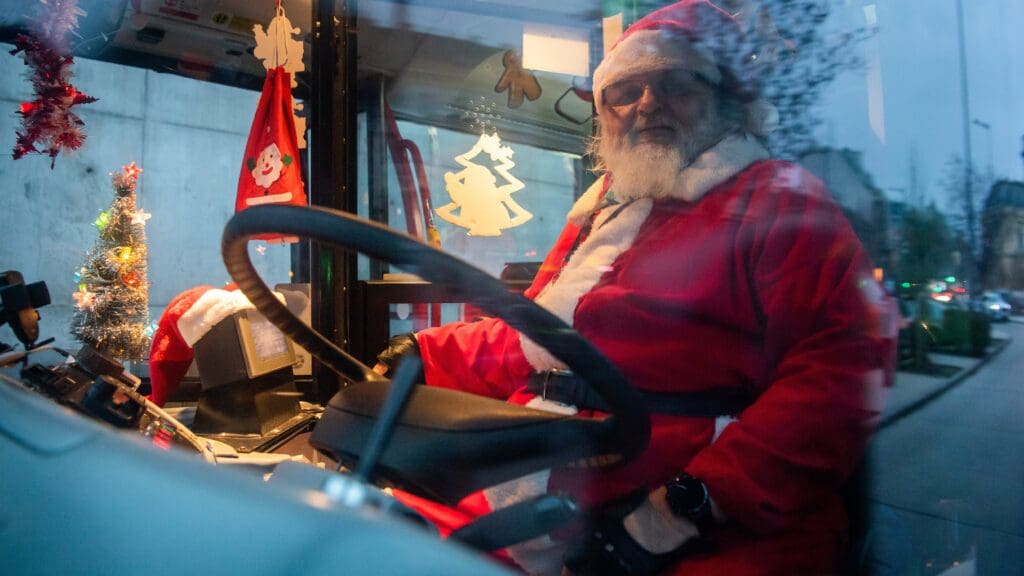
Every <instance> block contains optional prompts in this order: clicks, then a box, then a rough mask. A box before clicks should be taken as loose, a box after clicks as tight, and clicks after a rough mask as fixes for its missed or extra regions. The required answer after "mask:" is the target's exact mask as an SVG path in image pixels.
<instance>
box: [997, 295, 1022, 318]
mask: <svg viewBox="0 0 1024 576" xmlns="http://www.w3.org/2000/svg"><path fill="white" fill-rule="evenodd" d="M996 294H999V295H1000V296H1002V297H1003V300H1006V303H1007V304H1009V305H1010V314H1011V315H1014V316H1017V315H1024V291H1020V290H1018V291H1016V292H1014V291H1011V290H1000V291H998V292H996Z"/></svg>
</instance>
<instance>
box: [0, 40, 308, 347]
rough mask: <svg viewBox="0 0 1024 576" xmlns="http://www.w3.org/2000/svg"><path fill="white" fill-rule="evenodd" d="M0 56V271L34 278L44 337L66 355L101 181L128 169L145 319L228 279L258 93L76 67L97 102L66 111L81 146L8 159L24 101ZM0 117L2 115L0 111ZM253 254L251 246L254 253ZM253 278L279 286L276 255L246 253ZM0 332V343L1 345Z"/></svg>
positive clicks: (282, 256)
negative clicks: (142, 254)
mask: <svg viewBox="0 0 1024 576" xmlns="http://www.w3.org/2000/svg"><path fill="white" fill-rule="evenodd" d="M4 48H5V49H4V50H2V51H0V269H3V270H10V269H14V270H20V271H21V272H22V273H23V274H24V275H25V278H26V280H28V281H36V280H44V281H46V283H47V285H48V286H49V288H50V293H51V296H52V299H53V304H52V305H51V306H48V307H46V308H44V309H43V310H42V311H41V314H42V316H43V321H44V324H43V327H42V332H43V335H44V336H47V337H49V336H54V337H56V338H57V339H58V341H60V342H65V343H67V345H69V346H74V345H73V344H71V343H68V339H69V338H68V336H67V320H68V318H69V316H70V313H71V306H72V299H71V294H72V292H74V290H75V287H74V278H73V275H74V272H75V271H76V270H77V269H78V268H79V267H80V266H81V264H82V257H83V254H84V252H85V251H86V250H87V249H88V248H90V247H91V246H92V245H93V243H94V242H95V240H96V234H97V231H96V228H95V227H94V226H93V221H94V220H95V219H96V217H97V215H98V214H99V213H100V212H101V211H103V210H106V209H107V208H108V207H109V206H110V203H111V201H112V200H113V189H112V188H111V185H110V173H111V172H113V171H115V170H120V169H121V166H123V165H126V164H128V163H130V162H132V161H133V160H134V161H135V162H136V163H137V164H138V165H139V166H141V167H142V168H143V169H144V170H145V172H143V174H142V176H141V177H140V179H139V185H138V205H139V207H140V208H142V209H144V210H145V211H147V212H149V213H151V214H152V215H153V217H152V218H151V219H150V220H149V222H148V223H147V226H146V234H147V241H148V242H147V243H148V246H149V270H148V271H149V281H150V283H151V285H150V291H149V299H150V306H151V316H152V318H153V319H154V320H155V319H157V318H158V317H159V314H160V312H161V311H162V308H163V306H164V305H166V303H167V302H168V300H170V299H171V298H172V297H174V295H176V294H178V293H179V292H181V291H182V290H184V289H186V288H189V287H191V286H195V285H198V284H212V285H214V286H219V285H222V284H224V283H225V282H227V281H228V280H229V278H228V275H227V272H226V271H225V269H224V264H223V262H222V261H221V256H220V235H221V231H222V230H223V227H224V223H225V222H226V221H227V220H228V218H230V217H231V214H232V213H233V211H234V201H235V190H236V187H237V183H238V174H239V170H240V168H241V164H240V163H241V157H242V152H243V150H244V148H245V143H246V139H247V138H248V132H249V126H250V124H251V122H252V117H253V113H254V112H255V110H256V103H257V100H258V98H259V94H258V93H256V92H252V91H245V90H241V89H236V88H229V87H225V86H219V85H214V84H209V83H206V82H200V81H196V80H191V79H188V78H183V77H180V76H173V75H170V74H159V73H156V72H151V71H146V70H140V69H135V68H127V67H123V66H119V65H115V64H108V63H104V62H96V61H90V60H83V59H77V60H76V61H75V64H74V71H75V78H74V79H73V83H74V84H75V86H76V87H78V88H79V89H80V90H82V91H84V92H86V93H87V94H89V95H91V96H95V97H97V98H99V101H98V102H95V103H93V104H87V105H82V106H77V107H76V108H77V110H76V112H77V113H78V114H79V116H80V117H81V118H82V120H83V121H84V122H85V130H86V134H87V135H88V139H87V140H86V142H85V145H84V146H83V147H82V148H81V149H80V150H78V151H77V152H73V153H70V154H66V153H62V154H61V155H60V156H59V157H58V158H57V162H56V166H55V168H54V169H53V170H51V169H50V160H49V158H48V157H44V156H38V155H35V156H28V157H25V158H22V159H21V160H17V161H15V160H13V159H12V158H11V155H10V153H9V151H10V150H11V149H12V148H13V146H14V142H15V129H17V128H18V127H20V122H21V119H20V117H19V116H17V115H16V114H15V112H16V110H17V108H18V104H19V103H20V102H22V101H24V100H28V99H30V98H31V97H32V92H31V85H30V83H29V81H28V79H27V78H25V76H24V74H25V71H26V70H27V67H26V66H25V65H24V63H23V62H22V60H21V59H20V58H17V57H14V56H10V55H8V53H7V49H6V48H7V46H6V45H5V46H4ZM3 111H6V112H3ZM254 245H255V244H254ZM251 253H252V255H253V259H254V260H255V261H256V263H257V267H258V268H259V269H260V271H261V273H262V274H263V278H264V279H265V280H267V281H268V282H269V283H275V282H287V281H288V272H289V269H290V255H289V249H288V248H287V247H281V246H271V247H268V249H267V250H266V253H265V254H262V255H261V254H259V253H256V252H255V251H254V250H251ZM8 330H9V329H8V328H7V327H3V328H0V340H3V341H5V342H12V341H13V338H12V337H11V336H10V333H9V331H8Z"/></svg>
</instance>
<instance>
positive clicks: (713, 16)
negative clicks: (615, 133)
mask: <svg viewBox="0 0 1024 576" xmlns="http://www.w3.org/2000/svg"><path fill="white" fill-rule="evenodd" d="M757 64H758V62H757V54H756V53H755V51H754V49H753V44H752V43H751V42H750V41H749V39H748V36H747V35H746V34H744V32H743V28H742V26H740V24H739V22H737V21H736V19H735V18H733V17H732V16H731V15H729V13H727V12H725V11H724V10H722V9H721V8H719V7H717V6H715V5H714V4H712V3H711V2H709V1H708V0H681V1H680V2H676V3H675V4H672V5H669V6H666V7H665V8H662V9H660V10H656V11H654V12H651V13H650V14H648V15H647V16H644V17H643V18H641V19H640V20H637V21H636V22H635V23H634V24H633V25H632V26H630V27H629V28H627V29H626V31H625V32H624V33H623V34H622V36H621V37H620V38H619V39H618V41H616V42H615V44H613V45H612V47H611V49H609V50H608V51H607V52H606V53H605V56H604V60H602V61H601V64H600V65H599V66H598V67H597V70H595V71H594V104H595V105H596V107H597V112H598V115H600V114H602V112H603V109H604V102H603V94H602V93H603V91H604V89H605V88H606V87H608V86H609V85H611V84H614V83H615V82H618V81H619V80H623V79H626V78H629V77H631V76H635V75H639V74H645V73H649V72H657V71H661V70H688V71H690V72H693V73H694V74H697V75H699V76H700V77H701V78H703V79H704V80H705V81H707V82H708V83H710V84H712V85H714V86H718V87H721V88H722V89H724V90H726V91H727V92H729V93H730V94H732V95H733V96H735V97H736V98H738V99H739V100H740V101H742V102H746V103H747V104H748V106H749V107H751V114H749V115H748V116H749V117H750V118H752V119H754V122H753V124H754V125H752V126H748V129H750V131H751V132H753V133H755V134H759V135H763V134H766V133H767V132H769V131H770V129H771V127H772V124H774V116H773V114H772V109H771V108H770V107H769V106H768V105H767V103H765V102H764V101H762V100H759V99H758V97H759V94H760V85H759V82H758V70H757Z"/></svg>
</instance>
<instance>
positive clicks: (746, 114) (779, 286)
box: [376, 0, 892, 575]
mask: <svg viewBox="0 0 1024 576" xmlns="http://www.w3.org/2000/svg"><path fill="white" fill-rule="evenodd" d="M594 96H595V104H596V109H597V114H598V116H597V119H598V125H599V129H600V135H599V137H598V138H597V139H596V141H595V143H594V147H593V149H594V151H595V152H596V155H597V157H598V158H599V160H600V167H601V168H602V169H603V170H604V172H605V173H604V175H603V177H602V178H601V179H600V180H599V181H598V183H597V184H595V186H594V187H592V188H591V189H590V190H589V191H587V192H586V193H585V194H584V195H583V196H582V197H581V198H580V200H579V201H578V202H577V203H576V205H575V206H574V207H573V208H572V210H571V212H570V213H569V215H568V224H567V226H566V229H565V231H564V232H563V235H562V237H561V239H560V240H559V242H558V243H557V245H556V246H555V248H554V249H553V250H552V252H551V253H550V254H549V255H548V257H547V259H546V261H545V265H544V267H543V269H542V271H541V273H540V274H539V275H538V277H537V279H536V280H535V282H534V285H533V286H532V287H531V289H530V290H529V291H528V292H527V295H528V296H530V297H532V298H534V299H535V301H536V302H537V303H538V304H540V305H542V306H544V307H545V308H547V309H549V310H550V311H552V312H553V313H555V314H556V315H558V316H559V317H561V318H562V319H564V320H565V321H566V322H568V323H570V324H571V325H572V326H573V327H574V328H575V329H576V330H577V331H578V332H580V333H581V334H582V335H583V336H584V337H585V338H587V339H588V340H590V341H591V342H593V343H594V344H595V345H596V346H597V347H598V348H599V349H600V350H601V351H602V352H603V353H604V354H605V355H606V356H607V357H608V358H609V359H610V360H611V361H612V362H614V363H615V364H616V365H617V366H618V367H619V368H620V369H621V370H622V371H623V373H624V374H625V375H626V376H627V378H628V379H629V381H630V383H631V384H632V385H633V386H634V387H635V388H637V389H638V390H639V391H641V393H643V394H645V395H646V397H647V398H648V400H649V401H648V408H649V410H650V412H651V414H652V435H651V441H650V444H649V447H648V448H647V450H646V451H645V452H644V453H643V454H642V455H641V456H640V457H639V458H637V459H636V460H634V461H633V462H631V463H629V464H628V465H625V466H621V467H618V468H614V469H605V470H599V471H594V470H579V469H571V470H552V471H550V472H544V473H540V474H535V475H533V476H530V477H527V478H524V479H521V480H519V481H514V482H513V483H511V484H510V485H508V486H501V487H498V488H497V489H493V490H488V491H485V492H484V493H483V494H478V495H474V496H471V497H470V498H467V499H466V500H465V501H464V502H463V503H462V504H461V505H460V507H459V511H461V512H462V513H464V514H465V515H466V519H467V520H468V519H469V518H471V517H472V516H473V515H476V514H480V513H482V512H484V511H487V510H489V509H495V508H499V507H502V506H505V505H507V504H509V503H511V502H514V501H515V500H516V499H518V498H522V497H523V495H524V494H526V495H529V494H528V493H529V492H530V491H531V489H539V490H550V491H556V490H557V491H566V492H569V493H571V494H572V495H574V497H575V498H576V499H577V500H578V501H579V502H580V503H581V504H582V505H583V507H585V508H590V509H595V510H602V509H603V510H606V511H607V513H604V514H601V513H599V514H596V515H594V520H593V521H592V522H591V523H590V524H589V525H588V526H586V527H585V528H584V529H583V530H582V531H581V532H580V533H578V534H575V535H573V536H572V537H568V536H566V535H555V536H552V537H546V538H544V539H542V540H537V541H531V542H529V543H527V544H525V545H521V546H518V547H514V548H513V549H511V550H510V554H511V556H512V557H513V558H514V559H515V561H516V562H517V563H518V564H519V566H520V567H522V569H523V570H525V571H526V572H529V573H539V574H551V573H553V574H558V573H560V572H562V571H563V570H564V571H566V572H570V573H576V574H649V573H672V574H687V575H692V574H715V575H721V574H729V575H737V574H786V575H792V574H829V573H834V572H836V571H837V570H838V569H839V563H840V561H841V559H842V556H843V553H844V547H845V546H846V544H847V539H848V534H847V532H848V530H847V526H848V517H847V511H846V510H845V509H844V504H843V498H842V493H843V487H844V484H845V483H846V482H847V480H848V479H849V477H850V475H851V473H852V472H853V470H854V469H855V468H856V466H857V465H858V461H859V460H860V458H861V456H862V452H863V448H864V443H865V440H866V437H867V435H868V433H869V429H870V422H871V420H872V418H873V417H874V416H875V415H876V414H877V411H878V407H877V406H874V405H872V404H873V403H872V401H871V398H874V397H876V394H875V392H876V391H877V389H878V388H880V387H881V386H882V385H883V382H884V381H885V374H886V370H885V367H886V365H887V363H886V359H887V358H889V356H890V352H891V350H892V340H891V339H890V338H887V337H885V336H886V335H885V334H883V333H882V318H881V314H880V312H879V310H880V308H881V304H882V301H883V298H884V296H883V293H882V291H881V290H880V288H879V286H878V285H877V283H876V282H874V281H873V280H872V275H871V266H870V264H869V262H868V258H867V256H866V255H865V252H864V249H863V247H862V246H861V244H860V243H859V241H858V240H857V237H856V236H855V235H854V232H853V230H852V229H851V227H850V225H849V224H848V223H847V221H846V220H845V219H844V217H843V215H842V213H841V211H840V209H839V207H838V206H837V205H836V203H835V202H834V201H833V199H832V198H831V197H830V195H829V193H828V192H827V191H826V190H825V189H824V187H823V185H822V183H821V182H820V181H818V180H817V179H816V178H814V177H813V176H812V175H810V174H809V173H808V172H806V171H805V170H803V169H802V168H800V167H799V166H796V165H794V164H791V163H788V162H783V161H779V160H773V159H770V158H769V155H768V153H767V152H766V150H765V148H764V147H763V146H762V144H761V142H760V141H759V137H760V136H763V135H764V133H765V128H766V127H765V121H766V119H768V118H769V117H770V115H767V114H765V113H764V110H765V107H764V105H763V104H762V103H761V102H760V101H759V87H758V78H757V62H756V57H755V56H754V55H753V53H752V51H751V49H750V47H749V44H748V43H747V42H746V41H745V40H744V37H743V34H742V32H741V28H740V26H739V25H738V24H737V22H736V21H735V20H734V19H733V18H732V17H731V16H730V15H729V14H727V13H726V12H724V11H722V10H720V9H719V8H718V7H716V6H714V5H713V4H711V3H710V2H708V1H707V0H683V1H681V2H678V3H676V4H673V5H671V6H668V7H666V8H664V9H661V10H658V11H656V12H654V13H652V14H650V15H648V16H646V17H645V18H643V19H641V20H639V21H638V22H636V24H634V25H633V26H631V27H630V28H629V29H628V30H627V31H626V32H625V33H624V35H623V37H622V38H621V39H620V40H619V41H618V42H617V43H616V44H615V45H614V46H613V47H612V48H611V50H610V51H609V52H608V53H607V55H606V56H605V58H604V60H603V61H602V62H601V64H600V66H599V67H598V68H597V71H596V72H595V74H594ZM410 351H412V352H415V353H418V354H419V355H420V357H421V358H422V360H423V365H424V377H425V379H426V383H427V384H428V385H433V386H442V387H448V388H456V389H460V390H466V391H470V392H474V393H477V394H484V395H488V396H493V397H499V398H505V399H508V400H509V401H510V402H516V403H521V404H528V405H530V406H534V407H537V408H541V409H552V410H562V411H570V412H572V411H577V410H579V411H588V410H590V411H601V409H602V408H603V407H602V406H600V405H595V404H593V403H590V404H589V405H588V402H591V401H590V400H588V398H591V397H592V395H587V394H579V390H580V388H581V387H585V386H586V384H585V383H584V382H577V381H574V379H573V378H571V377H566V376H563V375H561V374H560V373H558V372H550V371H553V370H557V369H560V368H563V367H564V366H562V365H561V363H560V362H559V361H558V360H556V359H555V358H554V357H552V356H551V355H550V354H548V352H547V351H545V350H543V349H541V348H540V347H538V346H537V345H535V344H534V343H533V342H531V341H529V340H528V339H527V338H525V337H523V336H521V335H520V334H519V333H517V332H516V331H515V330H513V329H512V328H510V327H509V326H508V325H506V324H505V323H503V322H502V321H501V320H498V319H483V320H479V321H476V322H471V323H455V324H450V325H446V326H442V327H438V328H431V329H428V330H424V331H421V332H419V333H417V334H415V335H406V336H401V337H397V338H396V339H393V340H392V345H391V346H390V347H389V349H388V350H387V351H385V352H384V353H382V354H381V356H380V361H381V363H380V364H378V366H377V368H376V369H377V370H378V371H380V372H386V371H387V370H389V369H390V367H391V365H393V364H394V363H395V362H396V360H397V358H398V357H399V356H400V355H401V354H403V353H408V352H410ZM551 374H555V376H551ZM538 378H542V379H546V380H547V389H546V394H545V397H543V398H541V397H539V396H538V394H535V393H534V392H535V391H538V388H537V387H536V386H535V385H533V384H532V382H535V381H536V380H537V379H538ZM666 397H667V398H669V399H668V400H666ZM656 399H657V400H656ZM637 493H639V494H640V496H639V497H631V496H630V495H635V494H637ZM631 498H632V499H631ZM610 502H615V503H616V504H615V506H611V505H609V504H608V503H610ZM613 510H616V511H618V512H613ZM428 512H429V511H428ZM446 517H447V518H449V519H450V518H451V517H452V516H451V515H450V514H449V515H447V516H446Z"/></svg>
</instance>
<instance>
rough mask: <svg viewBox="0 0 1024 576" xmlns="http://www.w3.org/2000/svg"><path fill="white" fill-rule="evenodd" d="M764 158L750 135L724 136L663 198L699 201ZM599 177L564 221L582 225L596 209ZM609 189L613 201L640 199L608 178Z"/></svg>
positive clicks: (765, 154)
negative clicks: (610, 182)
mask: <svg viewBox="0 0 1024 576" xmlns="http://www.w3.org/2000/svg"><path fill="white" fill-rule="evenodd" d="M765 158H768V151H767V150H765V149H764V146H761V144H760V143H759V142H758V141H757V140H756V139H754V138H753V137H751V136H746V135H732V136H727V137H726V138H724V139H723V140H722V141H721V142H719V143H718V144H715V145H714V146H712V147H711V148H710V149H708V150H706V151H705V152H704V153H703V154H701V155H700V156H698V157H697V159H696V160H694V161H693V163H692V164H690V165H689V166H687V167H686V168H685V169H683V171H682V172H680V173H679V178H677V179H676V183H677V185H676V187H675V189H673V190H670V191H669V192H668V193H667V194H666V195H665V197H666V198H675V199H678V200H686V201H687V202H696V201H697V200H700V198H701V197H703V196H704V194H707V192H708V191H709V190H711V189H712V188H714V187H715V186H718V185H719V184H721V183H722V182H725V181H726V180H728V179H729V178H732V177H733V176H735V175H736V174H739V173H740V171H742V170H743V169H744V168H746V167H747V166H750V165H751V164H752V163H754V162H756V161H758V160H764V159H765ZM608 177H609V176H608V175H602V176H601V178H599V179H598V180H597V182H594V184H593V185H592V186H591V187H590V188H587V191H586V192H584V193H583V195H582V196H580V198H579V199H578V200H577V201H576V203H575V204H573V207H572V209H571V210H569V215H568V216H567V217H566V219H567V220H568V221H569V222H572V223H573V224H575V225H576V226H581V227H582V226H583V225H584V224H586V223H587V220H589V219H590V216H591V215H592V214H593V213H594V210H595V209H596V208H597V206H598V200H599V199H600V195H601V189H602V187H603V184H604V179H605V178H608ZM611 178H612V179H613V182H612V190H613V191H614V192H615V199H616V200H619V201H620V202H625V201H627V200H631V199H634V198H643V197H644V193H643V191H642V190H618V189H616V188H615V182H614V178H615V176H614V175H612V176H611Z"/></svg>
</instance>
